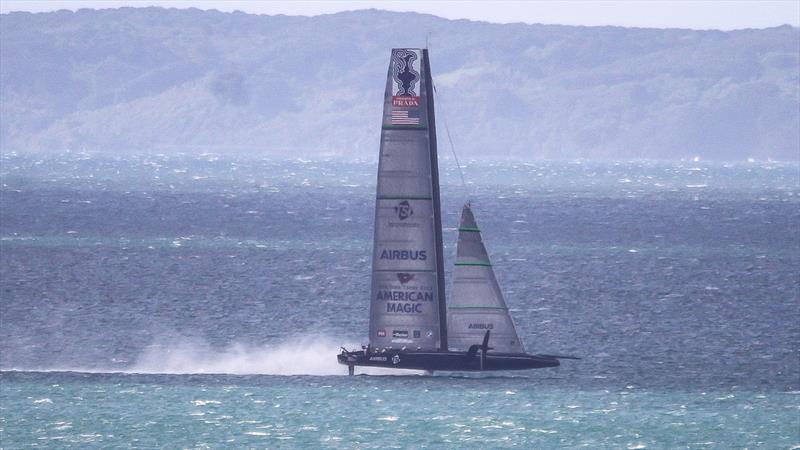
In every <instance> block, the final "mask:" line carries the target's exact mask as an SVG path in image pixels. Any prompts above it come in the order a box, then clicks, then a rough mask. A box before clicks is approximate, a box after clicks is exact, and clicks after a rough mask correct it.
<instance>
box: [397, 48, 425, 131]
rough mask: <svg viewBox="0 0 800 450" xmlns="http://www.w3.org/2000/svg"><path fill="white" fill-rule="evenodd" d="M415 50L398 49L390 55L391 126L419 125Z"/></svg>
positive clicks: (418, 56)
mask: <svg viewBox="0 0 800 450" xmlns="http://www.w3.org/2000/svg"><path fill="white" fill-rule="evenodd" d="M419 60H420V55H419V51H417V50H406V49H398V50H395V51H394V52H393V53H392V82H393V86H394V88H393V89H392V114H391V123H392V125H419V111H420V108H419V104H420V101H419V92H418V91H417V85H418V84H419V80H420V75H419V70H417V67H418V66H419Z"/></svg>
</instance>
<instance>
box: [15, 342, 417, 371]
mask: <svg viewBox="0 0 800 450" xmlns="http://www.w3.org/2000/svg"><path fill="white" fill-rule="evenodd" d="M342 342H343V341H342V340H336V339H333V338H331V337H327V336H315V337H308V336H304V337H300V338H290V339H289V340H288V341H286V342H282V343H277V344H267V345H260V346H253V345H246V344H241V343H234V344H231V345H229V346H227V347H225V348H222V349H220V348H214V347H213V346H211V345H209V344H208V343H206V342H204V341H202V340H197V339H189V338H176V337H171V338H161V339H157V340H156V341H154V342H153V343H152V344H150V345H149V346H147V347H146V348H145V349H144V351H143V352H142V353H141V354H140V355H139V356H138V357H137V358H136V359H135V361H134V362H133V364H131V365H130V366H128V367H114V368H98V367H69V368H42V367H37V368H3V369H2V371H16V372H76V373H90V374H110V373H122V374H152V375H159V374H160V375H194V374H220V375H285V376H292V375H313V376H333V375H343V376H346V375H347V367H346V366H343V365H340V364H339V363H338V362H337V360H336V355H337V354H339V352H340V347H341V346H342ZM344 346H345V347H347V348H350V349H352V348H360V346H359V345H357V344H354V343H346V344H345V345H344ZM422 373H423V372H421V371H414V370H391V369H382V368H375V367H369V368H367V367H357V368H356V374H368V375H400V376H407V375H414V374H422Z"/></svg>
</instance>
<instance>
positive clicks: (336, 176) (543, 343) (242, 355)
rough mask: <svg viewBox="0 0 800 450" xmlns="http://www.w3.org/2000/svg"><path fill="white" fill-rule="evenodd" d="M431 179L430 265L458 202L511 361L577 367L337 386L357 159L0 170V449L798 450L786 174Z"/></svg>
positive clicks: (361, 252)
mask: <svg viewBox="0 0 800 450" xmlns="http://www.w3.org/2000/svg"><path fill="white" fill-rule="evenodd" d="M442 165H443V183H444V186H443V192H442V195H443V203H444V205H443V208H444V223H445V226H446V227H448V228H447V229H446V230H445V236H444V237H445V253H446V257H447V258H446V262H448V263H451V262H452V256H453V255H452V253H453V252H454V247H453V246H454V242H455V238H456V236H455V226H456V224H457V221H458V212H459V211H460V203H461V202H463V201H464V200H466V199H467V198H471V199H472V201H473V205H474V207H475V211H476V215H477V219H478V221H479V223H480V224H481V228H482V230H483V231H484V239H485V241H486V242H487V246H488V249H489V252H490V255H491V256H492V258H493V262H494V266H495V269H496V271H497V275H498V279H499V281H500V284H501V287H502V288H503V291H504V292H505V294H506V297H507V302H508V303H509V306H510V307H511V308H512V311H513V314H514V317H515V320H516V322H517V324H518V328H519V329H520V334H521V335H522V337H523V339H524V341H525V343H526V346H527V347H528V349H529V350H530V351H534V352H537V351H538V352H544V353H567V354H576V355H580V356H581V357H583V359H582V360H581V361H565V362H564V364H563V366H562V367H560V368H558V369H544V370H538V371H530V372H522V373H509V374H499V375H497V374H496V375H492V376H474V375H470V376H459V375H458V374H437V375H436V376H434V377H425V376H420V375H417V374H413V373H412V374H404V375H403V376H376V374H373V375H370V376H360V377H354V378H348V377H345V376H341V375H344V374H345V373H346V369H344V368H342V367H340V366H338V365H337V364H336V362H335V353H336V349H337V348H338V346H339V345H343V344H344V345H348V346H355V345H358V344H359V343H361V342H362V341H363V339H364V338H365V337H366V330H367V304H368V298H367V297H368V294H367V292H368V289H369V287H368V283H369V264H370V261H369V257H370V247H371V242H370V239H371V236H372V232H371V227H372V224H371V220H372V217H373V215H372V208H373V202H374V200H373V198H374V178H375V175H374V174H375V165H374V164H373V163H369V162H364V163H358V162H356V163H344V162H337V161H326V162H308V161H285V162H275V161H262V160H242V159H236V160H234V159H228V158H225V157H218V156H212V155H208V156H203V157H181V156H174V157H167V156H139V157H126V158H109V157H88V156H86V155H79V154H78V155H76V154H66V155H57V156H50V157H47V158H36V157H27V156H17V155H13V154H11V155H5V156H3V157H2V165H0V176H1V177H2V191H0V369H2V372H0V445H2V446H3V447H7V448H17V447H27V446H33V445H39V446H43V445H45V446H57V447H64V446H72V447H75V448H85V447H97V448H107V447H116V446H128V445H130V446H137V447H159V446H169V447H188V448H192V447H198V448H202V447H205V446H211V447H226V446H227V447H246V446H252V447H315V446H330V447H342V448H354V447H358V448H378V447H419V446H423V445H427V446H428V447H430V448H442V447H451V448H466V447H474V448H485V447H503V448H505V447H514V446H516V447H521V448H532V447H536V448H549V447H568V448H572V447H578V446H584V447H588V448H602V447H608V448H675V447H687V448H730V447H763V448H789V447H792V446H797V445H800V396H799V395H800V353H798V349H800V325H798V324H800V293H799V292H798V286H799V285H800V283H799V280H798V273H800V232H798V229H800V208H799V206H800V171H799V168H798V166H797V164H777V163H752V164H737V165H718V164H701V163H695V162H686V163H674V164H663V163H647V162H637V163H624V164H612V163H587V162H582V163H578V162H576V163H535V164H530V163H528V164H523V163H508V162H507V163H479V162H473V163H469V164H467V167H466V168H465V175H466V178H467V180H469V181H470V182H471V183H470V184H469V185H468V186H466V187H464V186H460V185H459V184H460V179H459V176H458V174H457V172H456V170H455V167H454V166H453V165H452V164H450V163H449V162H448V161H443V162H442ZM448 276H449V273H448ZM70 371H72V372H70ZM76 371H77V372H78V373H76Z"/></svg>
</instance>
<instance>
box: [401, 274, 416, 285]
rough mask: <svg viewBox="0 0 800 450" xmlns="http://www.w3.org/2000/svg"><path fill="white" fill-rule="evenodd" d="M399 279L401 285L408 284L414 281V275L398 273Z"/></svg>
mask: <svg viewBox="0 0 800 450" xmlns="http://www.w3.org/2000/svg"><path fill="white" fill-rule="evenodd" d="M397 279H398V280H399V281H400V284H406V283H408V282H409V281H411V280H413V279H414V274H413V273H398V274H397Z"/></svg>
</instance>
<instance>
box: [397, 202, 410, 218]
mask: <svg viewBox="0 0 800 450" xmlns="http://www.w3.org/2000/svg"><path fill="white" fill-rule="evenodd" d="M394 212H396V213H397V218H398V219H400V220H406V219H408V218H409V217H411V216H413V215H414V210H413V209H411V204H410V203H408V200H403V201H401V202H399V203H398V204H397V206H395V207H394Z"/></svg>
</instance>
